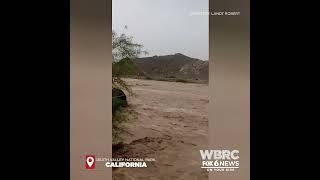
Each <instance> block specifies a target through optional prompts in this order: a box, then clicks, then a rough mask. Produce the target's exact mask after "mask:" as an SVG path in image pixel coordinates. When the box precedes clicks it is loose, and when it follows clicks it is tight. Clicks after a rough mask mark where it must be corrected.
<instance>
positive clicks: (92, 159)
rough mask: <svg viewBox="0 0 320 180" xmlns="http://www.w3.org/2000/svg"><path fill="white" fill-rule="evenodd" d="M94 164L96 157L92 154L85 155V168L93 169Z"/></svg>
mask: <svg viewBox="0 0 320 180" xmlns="http://www.w3.org/2000/svg"><path fill="white" fill-rule="evenodd" d="M95 165H96V158H95V156H94V155H86V169H94V168H95Z"/></svg>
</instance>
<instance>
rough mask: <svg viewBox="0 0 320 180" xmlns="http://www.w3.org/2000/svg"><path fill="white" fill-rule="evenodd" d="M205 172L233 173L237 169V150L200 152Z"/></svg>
mask: <svg viewBox="0 0 320 180" xmlns="http://www.w3.org/2000/svg"><path fill="white" fill-rule="evenodd" d="M200 155H201V159H202V167H201V168H205V169H207V171H234V169H238V168H239V164H240V162H239V158H240V157H239V150H200Z"/></svg>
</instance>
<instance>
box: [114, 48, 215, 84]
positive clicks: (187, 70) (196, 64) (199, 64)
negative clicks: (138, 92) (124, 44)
mask: <svg viewBox="0 0 320 180" xmlns="http://www.w3.org/2000/svg"><path fill="white" fill-rule="evenodd" d="M208 68H209V64H208V61H202V60H199V59H195V58H191V57H188V56H185V55H183V54H180V53H177V54H174V55H166V56H152V57H144V58H137V59H133V60H128V59H125V60H121V61H119V62H118V63H114V64H113V73H117V74H121V75H124V76H131V77H136V78H148V79H155V80H187V81H195V82H196V81H199V82H207V81H208V76H209V74H208V73H209V71H208Z"/></svg>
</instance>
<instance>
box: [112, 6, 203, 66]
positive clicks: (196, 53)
mask: <svg viewBox="0 0 320 180" xmlns="http://www.w3.org/2000/svg"><path fill="white" fill-rule="evenodd" d="M208 5H209V3H208V0H113V1H112V26H113V27H112V29H113V30H115V31H116V32H118V33H123V32H125V33H126V34H128V35H131V36H133V37H134V39H135V40H136V42H139V43H142V44H143V45H144V47H145V50H147V51H148V52H149V55H148V56H153V55H168V54H174V53H182V54H185V55H187V56H190V57H193V58H199V59H202V60H207V59H208V56H209V54H208V53H209V52H208V48H209V47H208V46H209V41H208V40H209V37H208V34H209V33H208V32H209V17H208V16H190V14H191V13H192V12H199V11H204V10H207V9H208ZM125 25H127V27H128V29H127V30H125V29H124V26H125Z"/></svg>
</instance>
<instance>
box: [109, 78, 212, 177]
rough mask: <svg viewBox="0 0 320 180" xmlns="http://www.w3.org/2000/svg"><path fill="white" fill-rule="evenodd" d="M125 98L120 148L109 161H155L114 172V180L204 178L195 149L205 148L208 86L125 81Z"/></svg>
mask: <svg viewBox="0 0 320 180" xmlns="http://www.w3.org/2000/svg"><path fill="white" fill-rule="evenodd" d="M125 81H126V82H127V83H128V84H129V85H131V87H132V90H133V93H134V95H133V96H128V102H129V107H128V108H127V110H126V111H128V112H130V113H131V115H132V117H130V120H129V121H128V122H126V123H125V127H126V131H127V133H126V134H125V138H124V143H125V145H124V147H123V148H122V150H121V151H117V152H113V157H128V158H135V157H138V158H141V157H148V158H155V160H156V161H155V162H149V163H147V165H148V167H147V168H114V169H113V172H112V177H113V179H114V180H135V179H139V180H143V179H148V180H153V179H154V180H167V179H181V180H200V179H208V174H207V172H206V171H205V170H203V169H201V168H200V167H201V164H200V163H201V161H200V154H199V150H200V149H204V148H205V147H206V146H207V143H208V137H207V136H208V107H209V97H208V89H209V88H208V85H207V84H195V83H179V82H166V81H154V80H141V79H125Z"/></svg>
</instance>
